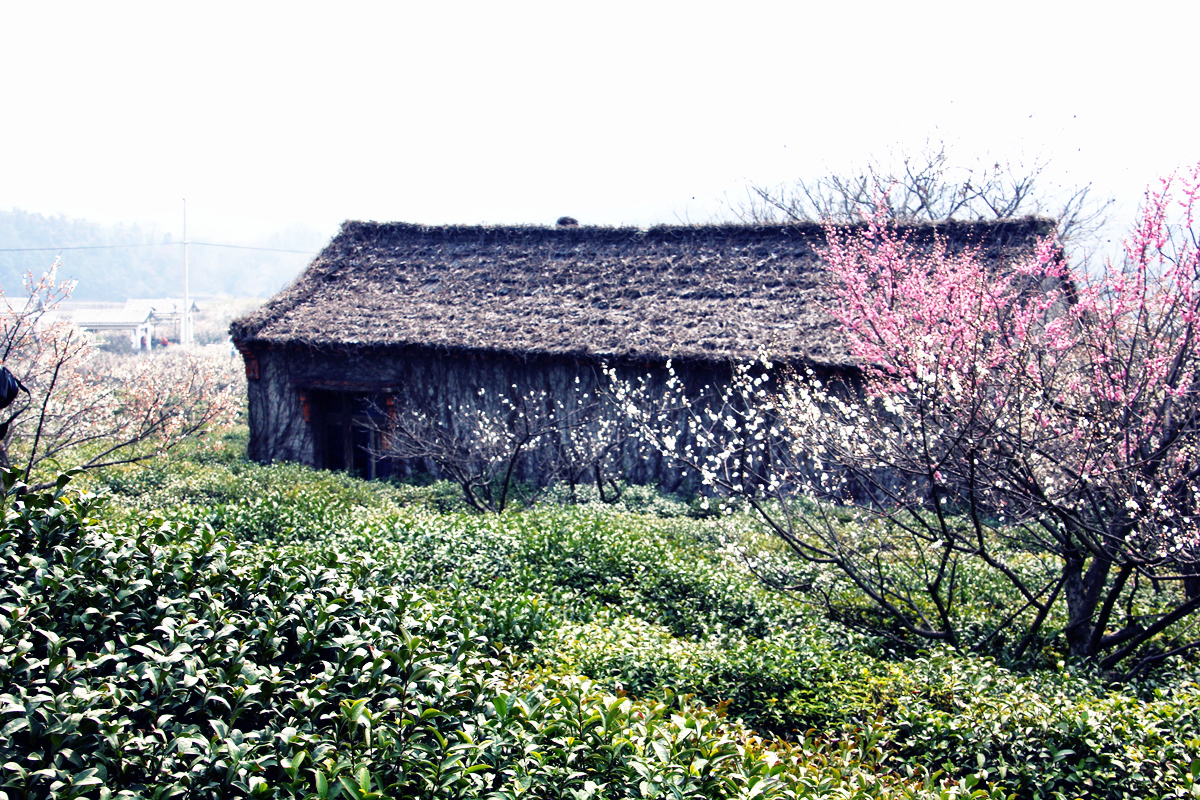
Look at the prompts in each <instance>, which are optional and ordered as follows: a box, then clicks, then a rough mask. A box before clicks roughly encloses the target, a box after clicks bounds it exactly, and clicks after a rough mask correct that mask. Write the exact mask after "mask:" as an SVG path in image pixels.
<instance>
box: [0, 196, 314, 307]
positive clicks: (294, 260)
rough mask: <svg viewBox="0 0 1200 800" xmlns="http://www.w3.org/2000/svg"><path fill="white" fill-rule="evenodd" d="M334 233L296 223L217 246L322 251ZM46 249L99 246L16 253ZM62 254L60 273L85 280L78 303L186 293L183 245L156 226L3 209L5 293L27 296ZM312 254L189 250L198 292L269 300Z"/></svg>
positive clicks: (0, 259)
mask: <svg viewBox="0 0 1200 800" xmlns="http://www.w3.org/2000/svg"><path fill="white" fill-rule="evenodd" d="M331 234H332V232H324V233H321V232H317V231H315V230H314V229H312V228H308V227H305V226H296V227H293V228H289V229H287V230H284V231H280V232H278V233H276V234H274V235H272V236H270V237H268V238H266V239H264V240H261V241H253V242H220V243H219V244H236V245H243V246H246V247H263V248H276V249H283V250H305V251H309V252H311V253H316V251H318V250H320V249H321V247H323V246H324V245H325V243H326V242H327V241H328V239H329V236H330V235H331ZM129 245H132V246H129ZM44 247H49V248H73V247H91V248H97V249H87V250H73V249H63V250H62V251H61V252H59V251H56V250H27V251H24V252H13V249H15V248H44ZM56 255H61V257H62V267H61V270H60V272H59V277H60V278H73V279H75V280H77V281H78V282H79V283H78V286H77V288H76V290H75V294H74V298H75V299H77V300H105V301H114V302H115V301H123V300H125V299H127V298H130V297H168V296H172V297H173V296H178V295H182V294H183V247H182V246H181V244H180V242H179V241H178V239H174V238H172V235H171V233H163V232H161V231H158V230H157V229H155V228H154V227H143V226H139V225H101V224H99V223H95V222H88V221H87V220H82V219H69V218H67V217H64V216H62V215H58V216H51V217H47V216H43V215H42V214H34V213H30V212H28V211H22V210H20V209H11V210H7V211H6V210H0V288H2V289H3V290H4V292H5V294H8V295H18V294H22V293H23V292H24V276H25V274H26V273H27V272H32V273H33V274H34V275H35V276H40V275H41V274H42V273H43V272H44V271H45V270H46V269H47V268H49V266H50V265H51V264H52V263H54V257H55V256H56ZM311 259H312V256H311V255H305V254H297V253H277V252H267V251H263V250H248V249H234V248H227V247H212V246H204V245H198V244H195V243H193V244H192V245H190V246H189V247H188V268H189V269H188V272H189V275H190V280H189V288H190V291H191V292H193V293H195V294H198V295H232V296H239V297H251V296H261V297H266V296H268V295H271V294H273V293H274V292H276V291H278V290H279V289H280V288H281V287H283V286H284V285H285V284H287V283H288V282H289V281H290V280H292V278H294V277H295V276H296V275H298V274H299V273H300V271H301V270H302V269H304V267H305V265H307V264H308V262H309V261H310V260H311Z"/></svg>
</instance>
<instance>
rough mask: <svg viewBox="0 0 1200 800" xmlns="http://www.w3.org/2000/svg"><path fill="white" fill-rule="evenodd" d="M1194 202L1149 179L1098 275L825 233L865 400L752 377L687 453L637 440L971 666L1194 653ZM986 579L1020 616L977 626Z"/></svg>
mask: <svg viewBox="0 0 1200 800" xmlns="http://www.w3.org/2000/svg"><path fill="white" fill-rule="evenodd" d="M1198 202H1200V165H1198V166H1197V167H1196V168H1194V169H1192V170H1190V171H1189V172H1187V173H1186V174H1184V175H1181V176H1172V177H1171V178H1168V179H1165V180H1163V181H1162V182H1161V183H1160V185H1159V186H1158V187H1157V188H1155V189H1154V190H1152V191H1149V192H1147V195H1146V200H1145V203H1144V207H1143V209H1142V212H1141V215H1140V219H1139V220H1138V223H1137V225H1136V227H1135V228H1134V229H1133V231H1132V233H1131V235H1130V237H1129V239H1128V241H1127V244H1126V247H1125V256H1124V258H1123V259H1121V260H1119V261H1115V262H1110V263H1108V264H1106V266H1105V267H1104V268H1103V270H1102V271H1099V272H1096V273H1093V274H1088V273H1085V272H1083V271H1081V270H1077V269H1073V268H1072V267H1071V266H1070V265H1069V264H1068V263H1067V261H1066V259H1065V258H1064V256H1063V253H1062V251H1061V249H1060V248H1059V247H1058V246H1057V244H1056V243H1055V242H1053V241H1045V242H1042V243H1041V244H1040V246H1038V247H1037V248H1036V250H1035V251H1034V252H1032V253H1030V254H1028V255H1027V256H1026V257H1024V258H1022V259H1021V260H1019V261H1017V262H1016V263H1012V264H1009V265H1006V266H1005V267H1004V268H1001V269H997V268H995V267H994V266H993V265H990V264H989V263H988V261H986V260H985V259H983V258H981V257H980V254H979V253H978V252H975V251H972V250H970V249H968V250H965V251H961V252H951V251H950V250H949V249H948V247H947V245H946V244H945V242H943V241H940V240H937V239H936V238H935V240H934V241H933V242H932V244H930V243H928V242H922V243H917V242H914V241H911V240H910V238H909V237H908V236H907V235H906V234H905V233H903V232H902V231H901V230H900V229H898V228H897V227H895V226H894V225H893V224H892V223H890V222H889V221H888V220H887V219H886V218H885V217H884V216H883V215H880V216H877V217H876V218H874V219H872V220H870V221H869V222H868V223H867V224H866V225H864V226H862V227H857V228H845V227H838V226H830V227H829V228H828V238H827V247H826V249H825V253H824V256H825V258H826V260H827V262H828V264H829V271H830V277H831V289H832V292H833V297H834V302H833V303H832V304H831V308H830V311H831V313H833V314H834V316H835V317H836V318H837V319H838V321H839V322H840V323H841V325H842V326H843V329H844V331H845V335H846V336H847V337H848V340H849V344H850V347H851V351H852V353H853V355H854V356H855V358H856V359H857V361H858V363H859V365H860V372H859V376H860V377H858V378H855V379H853V380H824V381H822V380H820V379H819V378H818V376H816V375H814V374H812V373H811V371H810V372H808V373H807V374H803V375H791V376H790V377H789V376H786V375H783V374H781V372H780V370H779V369H778V368H774V367H773V366H772V365H771V364H770V361H769V359H766V358H765V357H764V359H763V360H762V362H760V363H759V364H758V365H748V366H745V367H743V368H741V369H739V370H738V371H736V372H735V380H734V381H733V382H732V383H731V384H730V386H729V387H728V388H727V389H725V390H723V394H722V395H721V396H720V397H719V398H718V400H717V402H711V401H710V402H706V403H699V402H694V401H691V400H689V399H688V398H683V397H678V398H675V399H674V401H673V402H674V403H675V405H676V406H682V407H687V408H689V409H690V414H689V417H688V419H689V421H688V423H687V431H686V434H687V435H686V436H684V435H683V433H684V432H683V431H679V430H668V429H666V428H663V427H662V426H658V427H656V425H655V424H654V420H655V419H659V420H661V419H665V416H664V415H662V414H661V413H657V414H656V413H654V412H651V411H648V410H647V409H646V406H645V405H644V404H641V405H642V414H641V417H640V419H641V420H642V429H643V432H644V433H646V434H648V435H649V436H650V437H651V439H652V440H654V441H655V442H657V443H658V445H659V446H660V447H661V448H662V449H664V450H665V451H671V452H673V453H674V454H675V455H676V456H677V457H678V458H680V459H681V460H683V461H685V462H687V463H688V464H689V465H691V466H692V467H694V468H696V469H699V470H700V471H701V473H702V474H703V476H704V479H705V481H706V482H707V483H708V484H709V485H710V486H712V487H714V488H716V489H718V490H720V491H722V492H724V493H726V494H732V495H737V496H740V497H742V498H743V499H745V500H746V501H747V502H749V503H750V504H751V505H752V506H753V507H755V508H756V509H758V511H759V512H761V515H762V518H763V519H764V520H765V521H766V523H767V524H768V526H769V527H770V528H771V529H772V530H773V531H774V532H775V533H776V534H777V535H778V536H779V537H780V538H781V539H782V540H783V541H784V542H786V543H787V545H788V546H789V547H790V549H791V551H792V552H793V553H795V554H797V555H799V556H800V557H801V558H802V559H804V560H806V561H808V562H810V563H812V562H815V563H818V564H827V565H831V566H833V567H835V568H836V570H837V571H839V572H840V573H841V574H842V575H843V576H844V577H845V578H848V579H849V581H850V582H852V584H853V585H854V586H855V587H857V589H858V590H859V591H861V592H862V593H864V594H866V595H867V596H868V597H870V598H871V600H873V601H874V603H875V605H876V606H877V607H878V608H879V609H880V610H882V612H883V613H884V617H885V618H886V619H887V620H890V622H889V623H888V624H887V625H884V626H881V627H883V628H889V627H890V628H891V629H892V630H895V629H896V628H897V627H898V628H901V629H903V630H906V631H908V633H909V634H913V635H917V636H919V637H924V638H926V639H931V640H940V641H945V642H947V643H949V644H951V645H953V646H956V647H959V648H967V647H974V648H980V649H982V648H986V647H988V646H989V645H993V644H995V643H996V642H997V641H998V639H997V637H1001V636H1002V635H1004V634H1006V633H1011V632H1013V631H1017V632H1019V633H1020V636H1010V637H1008V641H1009V642H1010V643H1011V647H1012V650H1011V652H1013V653H1015V655H1016V656H1017V657H1020V656H1021V655H1022V654H1023V653H1025V652H1026V651H1027V649H1028V648H1029V647H1030V646H1031V645H1033V644H1034V643H1036V642H1039V641H1045V640H1046V639H1047V638H1049V637H1050V636H1052V635H1059V634H1061V636H1062V637H1063V638H1064V640H1065V643H1066V646H1067V649H1068V651H1069V653H1070V654H1071V655H1073V656H1076V657H1080V658H1086V659H1091V660H1094V661H1096V662H1098V663H1100V664H1101V665H1102V666H1103V667H1104V668H1114V667H1116V666H1117V665H1118V664H1121V663H1122V662H1126V663H1128V662H1127V660H1128V659H1130V658H1132V657H1134V656H1136V655H1139V654H1140V656H1141V658H1140V659H1139V660H1137V661H1136V662H1134V664H1135V665H1134V666H1133V667H1132V669H1138V668H1140V667H1141V666H1142V665H1144V664H1146V663H1149V661H1152V660H1154V659H1159V658H1162V657H1165V656H1166V655H1168V654H1170V653H1172V652H1179V651H1181V650H1182V649H1186V648H1192V647H1196V646H1198V645H1200V642H1195V641H1190V640H1188V639H1187V637H1186V635H1185V634H1182V633H1180V631H1181V630H1182V628H1183V623H1184V621H1185V618H1187V617H1189V615H1191V614H1193V613H1194V612H1195V611H1196V610H1197V609H1198V608H1200V518H1198V516H1197V515H1198V514H1200V509H1197V483H1198V481H1197V476H1198V474H1200V402H1198V400H1200V397H1198V393H1200V371H1198V370H1200V331H1198V330H1197V322H1198V321H1200V245H1198V242H1197V229H1196V227H1195V225H1194V212H1195V210H1196V207H1197V203H1198ZM639 404H640V403H638V402H633V403H632V405H639ZM683 439H687V441H689V442H691V443H695V444H696V445H698V446H694V447H693V446H692V445H689V448H688V449H687V450H686V451H681V450H680V449H679V447H678V446H677V442H678V441H680V440H683ZM981 567H982V568H984V570H985V571H986V572H987V573H989V574H990V575H991V576H992V577H991V580H998V581H1001V582H1004V583H1007V584H1010V585H1011V587H1012V589H1013V590H1014V591H1015V595H1016V596H1018V597H1019V598H1020V601H1019V603H1017V604H1016V605H1015V606H1014V607H1012V608H1008V609H1005V610H1004V612H1003V613H1001V614H1000V615H999V617H998V618H997V619H995V620H991V621H987V620H979V619H976V618H974V617H972V614H971V611H970V608H969V603H968V602H967V598H965V597H964V591H965V589H964V575H965V574H966V573H967V572H968V571H977V570H979V569H980V568H981ZM762 571H763V573H764V576H765V577H768V578H771V577H772V575H771V574H769V572H770V571H769V570H767V569H765V568H763V569H762ZM774 577H775V579H776V581H777V582H780V581H781V579H780V574H779V573H778V572H776V573H774ZM804 588H806V589H812V588H813V587H812V586H811V585H810V584H809V583H805V587H804ZM1048 620H1056V621H1057V622H1055V623H1054V624H1053V625H1051V626H1049V627H1048V626H1047V621H1048ZM1164 631H1169V632H1171V633H1172V636H1171V637H1170V638H1169V640H1168V641H1169V642H1170V645H1169V646H1168V647H1167V648H1166V651H1164V650H1163V647H1162V646H1161V644H1159V645H1156V646H1157V647H1158V650H1156V651H1154V652H1149V651H1147V650H1146V649H1145V647H1144V646H1145V645H1147V643H1148V642H1150V640H1151V639H1155V637H1158V636H1159V635H1160V634H1162V633H1163V632H1164Z"/></svg>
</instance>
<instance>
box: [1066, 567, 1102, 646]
mask: <svg viewBox="0 0 1200 800" xmlns="http://www.w3.org/2000/svg"><path fill="white" fill-rule="evenodd" d="M1111 568H1112V559H1110V558H1102V557H1099V556H1092V560H1091V563H1090V564H1088V561H1087V558H1086V556H1085V555H1084V554H1083V553H1080V552H1078V551H1076V552H1071V553H1068V554H1066V556H1065V557H1064V561H1063V576H1064V578H1065V586H1064V589H1065V591H1064V595H1065V597H1066V601H1067V627H1066V628H1065V629H1064V631H1063V633H1064V634H1065V635H1066V637H1067V651H1068V652H1069V653H1070V655H1071V656H1072V657H1073V658H1081V659H1082V658H1091V657H1093V656H1095V655H1096V653H1095V652H1093V649H1094V645H1093V635H1092V634H1093V630H1092V628H1093V619H1094V617H1095V615H1096V606H1097V605H1098V604H1099V602H1100V597H1101V595H1102V594H1103V591H1104V585H1105V583H1106V582H1107V581H1108V573H1109V570H1110V569H1111ZM1097 638H1098V637H1097Z"/></svg>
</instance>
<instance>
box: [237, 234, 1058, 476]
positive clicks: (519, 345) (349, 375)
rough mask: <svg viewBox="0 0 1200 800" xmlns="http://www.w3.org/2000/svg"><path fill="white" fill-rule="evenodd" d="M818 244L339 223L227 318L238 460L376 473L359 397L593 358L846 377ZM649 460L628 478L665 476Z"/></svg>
mask: <svg viewBox="0 0 1200 800" xmlns="http://www.w3.org/2000/svg"><path fill="white" fill-rule="evenodd" d="M1052 229H1053V223H1052V222H1051V221H1049V220H1045V219H1036V218H1028V219H1019V220H1001V221H994V222H976V223H968V222H950V223H943V224H938V225H936V226H935V225H923V226H917V227H914V228H913V229H912V231H911V232H910V235H911V237H912V238H913V239H914V240H916V241H921V240H929V238H930V237H931V236H932V235H933V234H934V233H935V232H937V233H938V234H939V235H941V236H944V237H945V238H946V239H947V240H948V241H949V243H950V245H951V246H952V247H962V246H965V245H974V246H979V247H981V248H982V250H983V252H984V253H985V255H986V256H987V257H988V258H990V259H993V260H996V261H997V262H998V263H999V262H1002V261H1004V260H1007V259H1008V258H1010V257H1012V256H1015V255H1016V254H1020V253H1025V252H1028V249H1029V248H1031V247H1032V246H1033V245H1034V243H1035V242H1036V241H1037V239H1038V238H1039V237H1042V236H1045V235H1048V234H1049V233H1050V232H1051V231H1052ZM823 244H824V231H823V229H822V228H821V227H820V226H819V225H771V226H765V225H760V226H745V225H712V226H662V227H656V228H651V229H649V230H639V229H635V228H597V227H575V226H560V227H556V228H546V227H482V226H478V227H472V226H443V227H434V226H420V225H408V224H400V223H393V224H380V223H373V222H347V223H345V224H344V225H343V226H342V229H341V231H340V232H339V233H338V235H337V236H336V237H334V239H333V241H331V242H330V243H329V245H328V246H327V247H326V248H325V249H324V250H323V251H322V252H321V253H320V254H319V255H318V256H317V258H316V259H315V260H314V261H313V262H312V264H311V265H310V266H309V267H308V269H307V270H306V271H305V272H304V273H303V274H302V275H301V276H300V277H299V278H298V279H297V280H296V282H295V283H293V284H292V285H291V286H290V287H288V288H287V289H285V290H284V291H282V292H280V293H279V294H278V295H277V296H276V297H274V298H273V299H271V300H270V301H269V302H268V303H267V304H266V305H264V306H263V307H262V308H260V309H259V310H258V311H256V312H254V313H253V314H251V315H249V316H247V317H244V318H242V319H239V320H236V321H235V322H234V323H233V326H232V329H231V330H232V334H233V338H234V341H235V343H236V344H237V346H238V348H239V349H240V350H241V352H242V353H243V355H244V357H245V359H246V365H247V374H248V375H249V377H250V414H251V417H250V424H251V453H250V454H251V457H253V458H256V459H259V460H273V459H293V460H300V461H303V462H307V463H310V464H314V465H317V466H326V467H349V466H351V464H352V462H353V464H354V465H355V466H356V467H357V468H359V469H360V470H362V471H364V472H366V473H368V474H370V473H372V472H378V470H377V467H376V466H375V461H376V460H377V459H375V458H374V457H373V456H371V455H370V454H369V453H367V454H365V455H364V454H363V453H366V451H369V450H371V449H372V446H371V445H369V444H368V443H367V441H368V439H369V436H367V435H365V434H359V435H358V439H357V440H356V439H355V434H354V433H353V429H354V428H355V426H356V425H359V424H360V422H361V420H362V418H363V414H365V413H366V412H365V411H363V409H364V408H365V407H366V404H367V399H368V398H371V397H374V398H376V401H377V399H378V398H379V397H380V396H386V397H387V398H389V399H388V404H389V405H388V407H389V408H393V409H394V408H395V406H396V403H398V402H399V400H398V398H399V397H400V396H402V395H404V396H406V397H416V396H417V395H420V396H421V397H423V398H426V399H427V400H428V401H429V402H430V403H431V404H432V405H433V406H437V407H442V408H446V407H449V406H451V405H454V404H455V403H456V402H458V401H457V400H456V398H459V399H461V398H465V397H468V396H471V395H474V396H478V394H479V390H480V389H484V390H485V393H487V392H490V393H493V394H502V393H503V392H505V391H508V392H510V393H511V392H513V391H515V392H525V391H526V389H527V388H529V387H533V386H536V387H539V390H541V391H548V392H550V393H551V395H553V394H554V393H555V392H559V391H561V390H563V387H566V386H577V385H580V382H579V381H577V380H576V379H580V380H581V381H582V382H583V385H585V386H589V387H591V388H592V389H594V388H595V387H596V385H597V384H596V378H595V373H596V368H597V367H598V365H600V364H601V363H602V362H603V363H608V364H612V365H615V366H617V367H618V368H621V369H626V370H629V371H631V372H639V373H642V374H644V373H645V372H646V371H647V370H653V369H661V368H662V366H663V365H664V363H665V361H666V360H667V359H668V358H672V359H674V363H675V364H676V365H677V368H678V369H680V370H685V371H688V372H689V374H690V373H694V376H693V377H692V378H688V377H686V376H685V379H686V380H694V381H695V383H696V384H697V385H698V386H703V385H704V384H706V383H709V382H711V381H713V380H719V379H720V375H721V374H723V373H724V372H727V370H728V366H729V364H730V363H731V362H733V361H738V360H743V359H748V358H752V357H754V356H755V355H756V354H757V353H758V352H759V351H760V350H761V349H763V348H766V349H768V350H769V351H770V352H771V353H772V355H773V356H774V357H775V358H776V359H778V360H783V361H790V362H793V363H807V364H812V365H816V366H818V367H820V368H823V369H826V370H843V369H852V365H851V363H850V359H849V357H848V354H847V352H846V348H845V346H844V343H843V342H842V340H841V338H840V336H839V334H838V331H837V328H836V326H835V324H834V323H833V321H832V319H831V318H830V317H829V315H828V314H827V313H826V312H825V311H824V310H823V307H824V305H825V300H826V294H825V289H824V288H823V286H824V271H823V265H822V263H821V260H820V258H819V256H818V255H817V248H819V247H820V246H822V245H823ZM514 387H515V388H514ZM376 405H378V402H376ZM356 408H357V409H358V410H356ZM389 413H394V411H393V412H389ZM332 420H340V421H339V422H338V423H337V425H334V424H333V423H332V422H331V421H332ZM356 420H358V421H356ZM335 428H336V429H335ZM356 442H357V443H356ZM376 449H378V448H376ZM359 451H362V453H360V452H359ZM651 467H652V468H651ZM651 467H647V469H649V470H650V471H649V472H647V471H645V470H643V471H642V474H640V475H639V476H637V477H640V478H642V479H648V480H653V479H655V478H656V477H657V478H659V479H664V480H665V482H666V484H667V485H668V486H670V485H672V484H673V483H674V481H672V480H668V479H666V476H665V475H663V474H659V473H660V472H661V470H660V469H659V467H658V466H657V465H651Z"/></svg>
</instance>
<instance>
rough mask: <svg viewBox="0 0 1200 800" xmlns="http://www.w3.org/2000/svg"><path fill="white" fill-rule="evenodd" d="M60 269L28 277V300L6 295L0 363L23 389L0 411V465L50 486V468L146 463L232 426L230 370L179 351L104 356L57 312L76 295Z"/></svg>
mask: <svg viewBox="0 0 1200 800" xmlns="http://www.w3.org/2000/svg"><path fill="white" fill-rule="evenodd" d="M57 269H58V262H55V264H54V266H53V267H52V268H51V269H50V271H48V272H47V273H46V274H44V275H43V276H42V277H41V278H40V279H37V280H35V279H33V277H32V276H29V278H27V281H26V297H25V298H22V299H20V300H14V299H13V298H10V297H7V296H5V295H4V294H3V293H2V292H0V357H2V359H3V365H4V367H5V368H7V369H8V370H9V371H10V372H11V373H12V375H13V376H14V377H15V378H16V379H17V380H19V381H20V382H21V384H22V385H23V386H24V387H25V390H26V391H24V392H22V393H20V394H18V396H17V398H16V399H15V401H14V402H13V403H12V404H11V405H9V406H8V407H7V408H6V409H4V411H2V412H0V467H3V468H4V469H6V470H9V471H17V472H19V473H20V474H21V475H22V477H23V479H24V480H25V481H27V482H30V483H36V482H37V481H39V480H42V481H52V480H53V477H54V476H53V475H52V474H50V472H49V471H48V470H47V469H46V468H47V467H49V468H50V470H55V471H56V470H62V469H68V468H71V469H88V468H95V467H101V466H109V465H113V464H120V463H129V462H133V461H139V460H144V459H147V458H152V457H155V456H157V455H160V454H162V453H163V452H165V451H166V450H169V449H170V448H172V447H174V446H176V445H177V444H179V443H180V442H182V441H184V440H186V439H188V438H192V437H196V436H201V435H204V434H206V433H209V432H212V431H214V430H219V429H221V428H223V427H227V426H228V425H229V424H230V423H232V421H233V419H234V417H235V416H236V414H237V410H238V408H239V405H240V399H239V397H238V394H237V392H236V377H235V376H236V371H235V370H234V369H233V368H232V367H231V366H230V365H228V364H221V363H217V362H216V361H214V360H212V359H208V358H204V357H202V356H199V355H192V354H189V353H182V352H181V353H171V354H165V353H164V354H159V355H156V356H155V357H153V358H151V357H132V356H130V357H121V358H105V357H104V354H102V353H100V352H99V351H97V350H96V348H94V347H93V346H92V342H91V337H90V336H89V335H88V334H87V333H85V332H84V331H81V330H80V329H79V328H77V327H76V326H75V325H74V324H72V323H71V322H69V321H68V320H66V319H64V318H63V317H61V316H60V315H59V314H58V313H57V312H58V308H59V304H60V303H61V302H62V301H63V300H64V299H66V298H67V297H69V296H70V292H71V289H72V288H73V284H72V283H71V282H66V281H59V280H57V277H56V274H57ZM51 485H52V484H51Z"/></svg>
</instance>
